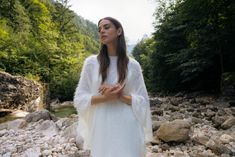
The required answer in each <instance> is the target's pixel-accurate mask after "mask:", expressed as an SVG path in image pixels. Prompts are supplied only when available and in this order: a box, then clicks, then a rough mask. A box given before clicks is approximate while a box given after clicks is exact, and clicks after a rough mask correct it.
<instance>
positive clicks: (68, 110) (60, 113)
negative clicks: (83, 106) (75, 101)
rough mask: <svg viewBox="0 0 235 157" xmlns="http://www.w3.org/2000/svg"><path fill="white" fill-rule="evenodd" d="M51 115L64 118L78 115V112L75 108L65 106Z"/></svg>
mask: <svg viewBox="0 0 235 157" xmlns="http://www.w3.org/2000/svg"><path fill="white" fill-rule="evenodd" d="M51 113H53V114H54V115H55V116H56V117H60V118H64V117H67V116H69V115H71V114H77V111H76V109H75V108H74V107H73V106H64V107H60V108H58V109H55V110H54V111H51Z"/></svg>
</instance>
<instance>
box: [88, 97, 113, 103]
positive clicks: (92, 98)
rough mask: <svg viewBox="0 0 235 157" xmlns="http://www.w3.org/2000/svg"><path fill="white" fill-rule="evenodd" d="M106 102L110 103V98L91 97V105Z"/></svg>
mask: <svg viewBox="0 0 235 157" xmlns="http://www.w3.org/2000/svg"><path fill="white" fill-rule="evenodd" d="M107 101H110V98H108V97H106V96H105V95H94V96H92V97H91V105H96V104H100V103H104V102H107Z"/></svg>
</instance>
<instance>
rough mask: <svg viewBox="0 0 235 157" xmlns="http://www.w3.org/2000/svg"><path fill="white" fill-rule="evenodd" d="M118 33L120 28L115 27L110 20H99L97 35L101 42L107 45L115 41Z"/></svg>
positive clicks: (119, 33)
mask: <svg viewBox="0 0 235 157" xmlns="http://www.w3.org/2000/svg"><path fill="white" fill-rule="evenodd" d="M119 35H121V29H120V28H119V29H116V27H115V26H114V24H113V23H112V22H111V21H109V20H106V19H103V20H101V21H100V23H99V37H100V41H101V43H102V44H104V45H107V44H110V43H113V42H115V41H116V40H117V37H118V36H119Z"/></svg>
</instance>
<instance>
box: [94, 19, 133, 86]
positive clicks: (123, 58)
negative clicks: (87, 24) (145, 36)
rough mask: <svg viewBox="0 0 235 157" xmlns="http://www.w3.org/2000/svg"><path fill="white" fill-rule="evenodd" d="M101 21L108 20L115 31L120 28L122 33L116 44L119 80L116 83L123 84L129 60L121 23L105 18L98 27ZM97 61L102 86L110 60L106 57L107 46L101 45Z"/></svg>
mask: <svg viewBox="0 0 235 157" xmlns="http://www.w3.org/2000/svg"><path fill="white" fill-rule="evenodd" d="M102 20H109V21H110V22H111V23H112V24H113V25H114V26H115V28H116V29H119V28H121V30H122V33H121V35H119V36H118V42H117V50H116V52H117V57H118V60H117V71H118V75H119V79H118V83H123V82H124V80H125V79H126V75H127V70H128V69H127V68H128V66H127V65H128V62H129V58H128V57H127V53H126V41H125V36H124V30H123V28H122V25H121V23H120V22H119V21H118V20H116V19H114V18H112V17H105V18H102V19H100V20H99V22H98V25H99V24H100V22H101V21H102ZM97 58H98V61H99V63H100V74H101V76H102V84H103V83H104V81H105V80H106V78H107V70H108V67H109V64H110V59H109V56H108V49H107V46H106V45H104V44H102V43H101V48H100V52H99V54H98V56H97Z"/></svg>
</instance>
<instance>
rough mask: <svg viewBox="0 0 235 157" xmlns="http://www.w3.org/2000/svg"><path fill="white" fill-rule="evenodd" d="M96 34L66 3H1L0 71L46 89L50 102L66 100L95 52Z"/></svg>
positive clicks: (46, 0) (44, 0)
mask: <svg viewBox="0 0 235 157" xmlns="http://www.w3.org/2000/svg"><path fill="white" fill-rule="evenodd" d="M81 21H82V22H83V23H85V24H84V25H83V23H81ZM78 23H79V25H78ZM91 30H92V32H90V31H91ZM96 31H97V28H96V25H95V24H93V23H91V22H89V21H86V20H84V19H82V18H80V17H78V16H77V15H76V14H75V13H74V12H72V11H71V10H70V9H69V6H68V4H67V1H66V0H63V1H62V0H60V1H50V0H27V1H26V0H8V1H7V0H3V1H1V2H0V70H3V71H6V72H9V73H12V74H21V75H23V76H26V77H27V78H30V79H34V80H37V81H40V82H41V83H42V84H46V85H47V86H48V85H49V87H48V89H49V92H48V93H50V95H49V96H50V98H59V99H60V100H71V99H72V97H73V94H74V89H75V87H76V84H77V82H78V78H79V73H80V71H81V68H82V64H83V61H84V59H85V58H86V57H87V56H88V55H90V54H91V53H96V52H97V51H98V47H99V44H98V40H97V32H96ZM94 32H96V33H94Z"/></svg>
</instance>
